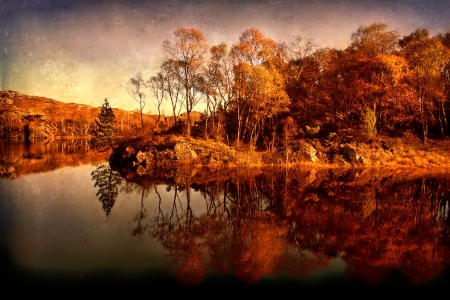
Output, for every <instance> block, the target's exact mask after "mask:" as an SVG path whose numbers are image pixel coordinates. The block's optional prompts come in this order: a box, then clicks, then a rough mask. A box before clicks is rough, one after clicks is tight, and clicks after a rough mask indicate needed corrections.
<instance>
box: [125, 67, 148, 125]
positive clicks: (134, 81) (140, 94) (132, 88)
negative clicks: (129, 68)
mask: <svg viewBox="0 0 450 300" xmlns="http://www.w3.org/2000/svg"><path fill="white" fill-rule="evenodd" d="M146 87H147V86H146V82H145V80H144V79H143V78H142V74H141V73H140V72H138V73H137V74H136V76H134V77H132V78H130V80H129V81H128V86H127V92H128V94H129V95H130V96H131V97H133V99H134V100H135V101H136V102H137V103H139V111H140V112H141V126H142V127H144V118H143V117H142V111H143V110H144V107H145V102H146V95H145V89H146Z"/></svg>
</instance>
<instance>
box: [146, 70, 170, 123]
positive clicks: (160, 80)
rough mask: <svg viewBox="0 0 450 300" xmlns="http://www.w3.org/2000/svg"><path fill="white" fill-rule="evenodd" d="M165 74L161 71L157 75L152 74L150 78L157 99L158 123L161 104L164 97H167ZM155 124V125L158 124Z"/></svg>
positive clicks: (157, 121)
mask: <svg viewBox="0 0 450 300" xmlns="http://www.w3.org/2000/svg"><path fill="white" fill-rule="evenodd" d="M164 81H165V80H164V75H163V73H161V72H159V73H158V74H157V75H156V76H152V77H151V78H150V80H149V82H148V83H149V86H150V88H151V90H152V93H153V96H154V97H155V99H156V107H157V109H158V120H156V124H158V123H159V120H160V118H161V105H162V102H163V101H164V99H165V98H166V89H165V88H164V85H165V83H164ZM156 124H155V126H156Z"/></svg>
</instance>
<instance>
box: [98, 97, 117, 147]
mask: <svg viewBox="0 0 450 300" xmlns="http://www.w3.org/2000/svg"><path fill="white" fill-rule="evenodd" d="M116 123H117V122H116V116H115V115H114V111H113V110H112V108H111V106H110V105H109V102H108V99H106V98H105V102H104V103H103V104H102V107H101V109H100V113H99V114H98V116H97V119H96V120H95V130H94V134H93V135H94V138H93V140H92V142H93V145H94V147H95V148H96V149H98V150H106V148H108V147H111V148H112V146H113V144H114V140H115V136H116V132H117V129H116Z"/></svg>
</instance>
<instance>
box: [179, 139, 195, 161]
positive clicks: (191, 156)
mask: <svg viewBox="0 0 450 300" xmlns="http://www.w3.org/2000/svg"><path fill="white" fill-rule="evenodd" d="M173 150H174V151H175V156H176V158H177V159H178V160H195V159H196V158H197V157H198V155H197V153H196V152H195V151H194V150H193V149H192V148H191V146H190V145H188V144H187V143H185V142H179V143H177V144H176V145H175V147H174V149H173Z"/></svg>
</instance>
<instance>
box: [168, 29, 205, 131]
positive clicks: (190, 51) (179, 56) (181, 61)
mask: <svg viewBox="0 0 450 300" xmlns="http://www.w3.org/2000/svg"><path fill="white" fill-rule="evenodd" d="M174 37H175V40H174V42H170V41H167V40H166V41H164V42H163V49H164V51H165V52H166V53H167V55H169V57H171V58H172V59H173V62H174V66H176V67H177V69H178V71H179V72H177V73H176V75H177V76H178V78H177V79H178V80H179V82H181V84H182V86H183V88H184V103H183V106H184V108H185V109H186V116H187V136H188V138H189V137H190V136H191V126H192V124H191V117H190V114H191V112H192V110H193V109H194V107H195V106H196V105H197V104H198V102H199V101H200V93H199V90H198V80H199V77H200V74H201V72H202V67H203V65H204V62H205V53H206V51H207V45H206V39H205V37H204V36H203V33H202V32H201V31H199V30H198V29H195V28H184V27H181V28H178V29H177V30H175V32H174Z"/></svg>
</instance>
